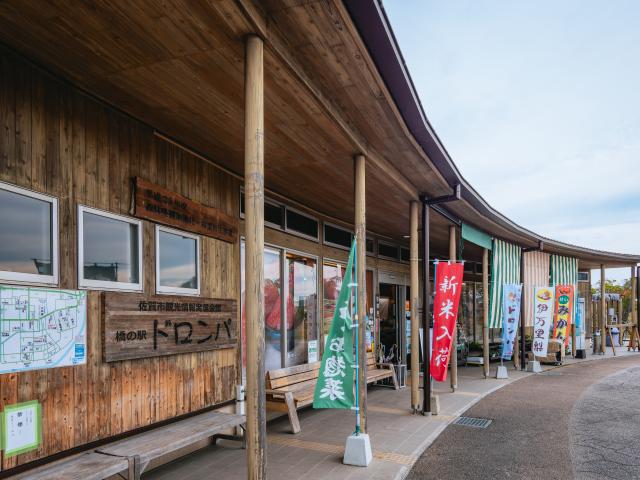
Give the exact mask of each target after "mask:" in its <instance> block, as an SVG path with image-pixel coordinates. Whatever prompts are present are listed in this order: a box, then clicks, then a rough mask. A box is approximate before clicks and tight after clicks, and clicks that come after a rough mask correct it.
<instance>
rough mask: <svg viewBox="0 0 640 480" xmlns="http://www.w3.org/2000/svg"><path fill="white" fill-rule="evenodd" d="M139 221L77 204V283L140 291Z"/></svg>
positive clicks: (82, 285)
mask: <svg viewBox="0 0 640 480" xmlns="http://www.w3.org/2000/svg"><path fill="white" fill-rule="evenodd" d="M141 259H142V222H141V221H140V220H136V219H133V218H129V217H125V216H122V215H116V214H113V213H108V212H105V211H102V210H96V209H95V208H89V207H84V206H78V285H79V286H80V287H84V288H94V289H103V290H127V291H137V292H139V291H142V262H141Z"/></svg>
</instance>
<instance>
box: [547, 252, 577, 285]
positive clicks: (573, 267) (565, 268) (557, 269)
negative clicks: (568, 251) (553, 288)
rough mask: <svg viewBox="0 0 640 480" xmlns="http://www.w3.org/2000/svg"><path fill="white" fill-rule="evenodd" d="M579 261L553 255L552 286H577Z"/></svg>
mask: <svg viewBox="0 0 640 480" xmlns="http://www.w3.org/2000/svg"><path fill="white" fill-rule="evenodd" d="M577 283H578V259H577V258H573V257H564V256H562V255H551V285H577Z"/></svg>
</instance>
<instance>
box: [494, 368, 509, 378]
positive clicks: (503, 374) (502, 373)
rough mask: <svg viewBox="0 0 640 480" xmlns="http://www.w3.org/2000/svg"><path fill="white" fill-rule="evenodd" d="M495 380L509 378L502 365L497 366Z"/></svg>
mask: <svg viewBox="0 0 640 480" xmlns="http://www.w3.org/2000/svg"><path fill="white" fill-rule="evenodd" d="M496 378H499V379H505V378H509V373H508V372H507V367H505V366H504V365H499V366H498V371H497V372H496Z"/></svg>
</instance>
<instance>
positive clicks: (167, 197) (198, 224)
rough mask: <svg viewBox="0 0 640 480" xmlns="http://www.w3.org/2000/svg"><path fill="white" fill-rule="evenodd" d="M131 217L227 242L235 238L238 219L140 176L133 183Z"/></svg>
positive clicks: (236, 236) (233, 240)
mask: <svg viewBox="0 0 640 480" xmlns="http://www.w3.org/2000/svg"><path fill="white" fill-rule="evenodd" d="M133 198H134V207H133V215H135V216H136V217H138V218H143V219H145V220H151V221H152V222H157V223H162V224H164V225H169V226H171V227H175V228H179V229H181V230H185V231H187V232H193V233H198V234H201V235H207V236H209V237H213V238H217V239H218V240H222V241H225V242H229V243H235V242H236V241H237V239H238V219H236V218H235V217H233V216H231V215H227V214H226V213H224V212H223V211H221V210H219V209H217V208H214V207H208V206H206V205H203V204H201V203H198V202H194V201H193V200H190V199H188V198H187V197H183V196H182V195H180V194H177V193H175V192H172V191H171V190H167V189H166V188H164V187H161V186H160V185H156V184H155V183H151V182H149V181H147V180H144V179H143V178H140V177H135V180H134V195H133Z"/></svg>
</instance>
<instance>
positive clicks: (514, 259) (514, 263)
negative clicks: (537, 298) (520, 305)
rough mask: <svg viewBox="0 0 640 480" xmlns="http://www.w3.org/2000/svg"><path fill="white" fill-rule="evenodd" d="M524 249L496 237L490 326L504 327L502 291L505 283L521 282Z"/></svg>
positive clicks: (493, 255) (492, 258) (493, 251)
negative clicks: (521, 261)
mask: <svg viewBox="0 0 640 480" xmlns="http://www.w3.org/2000/svg"><path fill="white" fill-rule="evenodd" d="M521 254H522V249H521V248H520V247H518V246H517V245H513V244H512V243H507V242H504V241H502V240H498V239H494V240H493V248H492V252H491V288H490V294H489V328H500V327H502V291H503V289H504V284H505V283H520V255H521Z"/></svg>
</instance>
